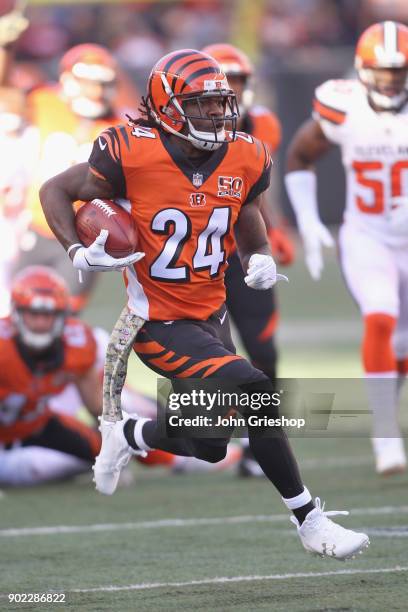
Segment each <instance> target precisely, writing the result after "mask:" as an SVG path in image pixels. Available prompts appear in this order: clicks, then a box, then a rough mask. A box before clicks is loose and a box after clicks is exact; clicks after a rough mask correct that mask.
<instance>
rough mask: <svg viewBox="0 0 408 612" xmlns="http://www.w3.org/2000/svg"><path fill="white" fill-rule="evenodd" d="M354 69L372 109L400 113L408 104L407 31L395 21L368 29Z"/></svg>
mask: <svg viewBox="0 0 408 612" xmlns="http://www.w3.org/2000/svg"><path fill="white" fill-rule="evenodd" d="M355 67H356V70H357V72H358V76H359V78H360V81H361V82H362V84H363V85H364V86H365V88H366V89H367V95H368V98H369V100H370V101H371V102H372V104H373V106H374V107H377V108H378V109H380V110H384V111H394V112H396V111H398V110H399V109H400V108H402V106H404V104H405V103H406V102H407V100H408V28H407V27H406V26H405V25H403V24H402V23H398V22H396V21H384V22H381V23H376V24H373V25H372V26H370V27H368V28H367V29H366V30H365V31H364V32H363V33H362V35H361V36H360V38H359V40H358V43H357V48H356V56H355Z"/></svg>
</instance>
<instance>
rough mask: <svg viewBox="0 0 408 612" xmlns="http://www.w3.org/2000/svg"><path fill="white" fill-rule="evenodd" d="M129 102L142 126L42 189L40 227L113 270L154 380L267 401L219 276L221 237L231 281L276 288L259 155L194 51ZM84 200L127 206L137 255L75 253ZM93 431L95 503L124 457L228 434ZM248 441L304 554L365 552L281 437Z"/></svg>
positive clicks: (135, 428)
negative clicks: (238, 274)
mask: <svg viewBox="0 0 408 612" xmlns="http://www.w3.org/2000/svg"><path fill="white" fill-rule="evenodd" d="M143 104H144V110H145V113H146V120H139V121H134V122H130V124H129V125H128V126H121V127H118V128H111V129H109V130H107V131H105V132H104V133H103V134H102V135H101V136H100V137H99V138H98V140H96V141H95V144H94V148H93V151H92V154H91V157H90V160H89V164H79V165H78V166H76V167H74V168H71V169H70V170H67V171H66V172H64V173H62V174H60V175H58V176H56V177H54V178H53V179H51V180H49V181H48V182H47V183H46V184H45V185H43V187H42V189H41V202H42V205H43V208H44V212H45V215H46V217H47V221H48V223H49V224H50V227H52V229H53V231H54V232H55V234H56V236H57V238H58V239H59V240H60V242H61V244H62V245H63V246H64V248H65V249H66V250H67V251H69V255H70V257H71V258H72V261H73V265H74V267H75V268H78V269H90V268H91V269H92V268H94V269H95V268H98V269H100V270H106V271H109V270H117V269H118V267H124V266H126V270H125V279H126V283H127V291H128V308H129V309H130V311H131V312H133V313H135V314H137V315H139V316H140V317H141V318H142V319H144V320H145V323H144V325H143V327H142V328H141V330H140V332H139V333H138V335H137V337H136V342H135V345H134V348H135V351H136V353H137V355H138V356H139V358H140V359H141V360H142V361H143V362H144V363H145V364H146V365H148V366H149V367H150V368H151V369H153V370H154V371H155V372H156V373H158V374H160V375H161V376H165V377H168V378H169V377H171V379H172V381H173V386H176V387H177V388H178V389H180V390H181V389H188V388H189V381H188V380H185V379H188V378H189V377H192V376H194V377H195V378H197V377H198V378H210V377H211V378H213V379H217V378H222V379H225V378H226V379H228V378H229V379H230V380H238V381H242V386H243V388H244V389H246V391H247V393H248V394H249V395H251V394H252V392H253V390H254V388H257V389H258V390H259V388H260V387H261V388H262V389H263V390H265V392H267V393H269V394H270V393H272V392H273V385H272V382H271V381H270V380H269V379H268V378H267V377H266V376H265V374H263V372H261V371H260V370H257V369H256V368H254V367H253V366H252V365H251V364H250V363H249V362H248V361H246V360H245V359H244V358H242V357H240V356H238V355H236V354H235V347H234V346H233V343H232V340H231V336H230V331H229V324H228V313H227V311H226V307H225V304H224V301H225V285H224V278H223V277H224V270H225V267H226V259H227V258H228V256H229V254H230V251H231V247H232V246H233V244H234V240H233V234H232V231H233V228H234V230H235V238H236V241H237V245H238V249H239V252H240V256H241V261H242V265H243V267H244V270H245V272H246V274H247V276H246V279H245V282H246V283H247V284H248V285H249V286H251V287H253V288H256V289H260V290H262V289H263V290H264V289H270V288H271V287H272V286H273V285H274V284H275V283H276V281H277V279H278V278H279V276H278V275H277V273H276V265H275V263H274V261H273V258H272V256H271V254H270V248H269V243H268V239H267V235H266V231H265V224H264V223H263V220H262V217H261V214H260V211H259V205H260V199H259V196H260V194H261V193H262V192H263V191H264V190H265V189H266V188H267V187H268V185H269V173H270V167H271V160H270V155H269V151H268V149H267V147H266V146H265V145H264V144H263V143H262V142H260V141H258V140H256V139H254V138H253V137H252V136H250V135H248V134H238V135H236V134H235V130H234V123H235V119H236V117H237V107H236V100H235V96H234V93H233V92H232V90H231V89H230V88H229V85H228V81H227V79H226V77H225V75H224V74H223V72H222V71H221V69H220V66H219V65H218V63H217V62H216V61H215V60H214V59H212V58H211V57H210V56H208V55H206V54H204V53H202V52H200V51H195V50H191V49H184V50H180V51H175V52H173V53H169V54H168V55H166V56H165V57H163V58H162V59H161V60H159V61H158V62H157V64H156V65H155V66H154V67H153V70H152V72H151V75H150V78H149V83H148V95H147V98H146V99H144V101H143ZM226 122H229V123H227V125H230V126H231V127H232V130H231V131H230V132H229V131H226V130H225V125H226ZM94 197H101V198H115V197H126V198H127V199H128V200H130V202H131V213H132V215H133V216H134V218H135V221H136V223H137V225H138V229H139V244H138V248H139V249H142V251H143V252H144V253H145V257H143V258H140V253H138V254H135V255H133V256H129V257H127V258H124V259H122V260H117V259H114V258H113V257H111V256H109V255H108V254H107V253H106V252H105V249H104V243H105V241H106V237H107V236H106V232H105V233H104V232H103V231H101V234H100V236H99V237H98V238H97V239H96V240H95V242H94V243H93V244H92V245H91V246H90V247H88V248H85V247H84V246H83V245H81V244H80V243H79V239H78V235H77V234H76V231H75V225H74V212H73V207H72V204H73V202H74V201H75V200H77V199H81V200H89V199H92V198H94ZM130 266H131V267H130ZM270 410H271V411H272V413H273V414H274V415H275V417H276V414H277V411H276V409H275V408H273V407H272V406H271V407H270ZM101 431H102V438H103V446H102V450H101V453H100V455H99V456H98V458H97V460H96V463H95V466H94V474H95V481H96V485H97V488H98V490H99V491H101V492H103V493H105V494H112V493H113V492H114V491H115V489H116V486H117V482H118V479H119V475H120V470H121V468H122V467H123V465H125V464H126V463H127V461H128V460H129V458H130V456H131V454H132V453H133V452H140V451H142V450H148V449H152V448H159V449H162V450H167V451H171V452H173V453H175V454H178V455H184V456H191V455H192V456H195V457H198V458H200V459H204V460H206V461H209V462H212V463H216V462H218V461H220V460H222V459H223V458H224V457H225V454H226V450H227V445H228V442H229V437H228V436H227V437H222V438H221V437H218V438H210V437H205V438H201V437H199V436H198V435H195V436H192V437H189V438H179V437H178V438H173V437H168V436H164V435H163V433H162V428H161V427H160V425H159V424H158V422H157V421H156V420H154V419H135V418H131V417H129V416H128V415H126V414H124V415H123V419H122V420H118V421H116V422H114V423H113V422H109V423H108V421H106V420H105V419H102V421H101ZM248 431H249V437H250V444H251V448H252V451H253V453H254V456H255V457H256V459H257V461H258V462H259V463H260V465H261V467H262V469H263V470H264V471H265V474H266V475H267V476H268V478H269V479H270V480H271V482H272V483H273V484H274V485H275V487H276V488H277V489H278V491H279V493H280V494H281V496H282V498H283V502H284V503H285V505H286V506H287V507H288V508H289V509H291V510H292V511H293V513H294V516H293V517H292V518H293V520H294V522H295V523H296V525H297V528H298V533H299V535H300V538H301V540H302V543H303V545H304V546H305V547H306V548H307V549H308V550H312V551H314V552H315V553H318V554H321V555H327V556H330V557H335V558H337V559H340V558H346V557H351V556H353V555H354V554H355V553H356V552H357V551H360V550H362V549H363V548H364V547H365V546H367V545H368V537H367V536H366V535H365V534H362V533H356V532H353V531H351V530H346V529H344V528H343V527H341V526H339V525H337V524H336V523H333V522H332V521H331V520H330V519H329V518H328V516H327V514H326V513H325V512H324V511H323V509H322V508H321V506H320V500H316V507H315V505H314V504H313V502H312V498H311V495H310V493H309V491H308V490H307V488H306V487H304V485H303V483H302V480H301V477H300V474H299V470H298V466H297V464H296V461H295V458H294V456H293V454H292V451H291V448H290V445H289V441H288V439H287V436H286V434H285V432H284V430H283V429H282V428H281V427H274V429H273V437H265V436H260V435H258V434H259V431H258V430H257V429H256V428H255V427H249V428H248Z"/></svg>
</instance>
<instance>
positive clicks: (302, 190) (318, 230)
mask: <svg viewBox="0 0 408 612" xmlns="http://www.w3.org/2000/svg"><path fill="white" fill-rule="evenodd" d="M285 185H286V189H287V191H288V195H289V199H290V201H291V203H292V206H293V210H294V211H295V214H296V222H297V225H298V228H299V233H300V235H301V237H302V241H303V244H304V247H305V260H306V266H307V268H308V270H309V272H310V275H311V277H312V278H313V280H319V278H320V275H321V273H322V270H323V256H322V246H325V247H332V246H333V245H334V241H333V238H332V237H331V235H330V233H329V230H328V229H327V227H325V226H324V225H323V223H322V222H321V221H320V218H319V208H318V206H317V182H316V174H315V173H314V172H313V171H312V170H295V171H293V172H289V173H288V174H287V175H286V176H285Z"/></svg>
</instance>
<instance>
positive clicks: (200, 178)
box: [193, 172, 203, 187]
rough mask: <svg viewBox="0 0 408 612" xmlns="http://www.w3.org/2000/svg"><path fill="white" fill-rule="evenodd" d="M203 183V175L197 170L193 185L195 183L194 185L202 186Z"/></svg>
mask: <svg viewBox="0 0 408 612" xmlns="http://www.w3.org/2000/svg"><path fill="white" fill-rule="evenodd" d="M202 184H203V175H202V174H200V173H199V172H195V173H194V174H193V185H194V187H201V185H202Z"/></svg>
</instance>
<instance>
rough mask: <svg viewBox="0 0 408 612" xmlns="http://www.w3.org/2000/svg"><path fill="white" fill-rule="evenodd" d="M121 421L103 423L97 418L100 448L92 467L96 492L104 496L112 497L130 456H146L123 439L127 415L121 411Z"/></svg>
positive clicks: (101, 419) (102, 419) (100, 418)
mask: <svg viewBox="0 0 408 612" xmlns="http://www.w3.org/2000/svg"><path fill="white" fill-rule="evenodd" d="M122 415H123V419H122V420H121V421H116V422H115V423H113V422H111V421H105V420H104V418H103V417H99V421H100V425H99V431H100V432H101V434H102V446H101V450H100V453H99V455H98V456H97V457H96V459H95V463H94V466H93V468H92V469H93V472H94V482H95V486H96V490H97V491H99V492H100V493H103V494H104V495H113V493H114V492H115V491H116V487H117V486H118V482H119V477H120V472H121V470H122V468H124V467H125V465H127V464H128V462H129V459H130V458H131V457H132V455H142V456H143V457H145V456H146V454H147V453H146V452H145V451H136V450H134V449H133V448H132V447H131V446H129V444H128V443H127V440H126V438H125V434H124V433H123V427H124V425H125V423H126V422H127V421H128V420H129V418H131V417H129V415H128V414H127V413H126V412H123V410H122Z"/></svg>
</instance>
